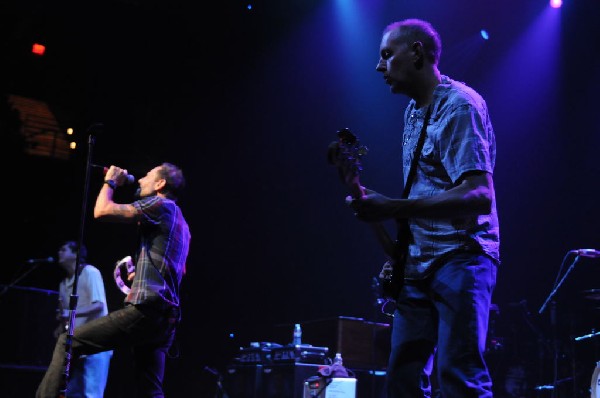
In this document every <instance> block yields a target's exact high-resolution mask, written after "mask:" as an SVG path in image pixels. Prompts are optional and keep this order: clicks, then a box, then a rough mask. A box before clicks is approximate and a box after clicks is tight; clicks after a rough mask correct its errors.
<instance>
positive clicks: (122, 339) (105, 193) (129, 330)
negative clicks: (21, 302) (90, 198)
mask: <svg viewBox="0 0 600 398" xmlns="http://www.w3.org/2000/svg"><path fill="white" fill-rule="evenodd" d="M128 176H129V174H128V173H127V170H125V169H121V168H119V167H116V166H111V167H110V168H108V170H107V171H106V174H105V176H104V183H103V184H102V187H101V188H100V192H99V193H98V197H97V198H96V204H95V207H94V218H95V219H98V220H105V221H114V222H126V223H137V225H138V226H139V227H138V231H139V232H138V233H139V236H138V241H139V247H138V250H137V253H135V256H134V262H135V266H136V269H135V276H134V279H133V282H132V285H131V291H130V292H129V294H128V295H127V296H126V298H125V300H124V305H123V308H121V309H119V310H116V311H113V312H109V313H108V314H107V315H106V316H103V317H101V318H98V319H94V320H92V321H90V322H88V323H86V324H85V325H81V326H80V327H78V328H75V330H74V332H73V340H72V356H73V358H77V357H79V356H81V355H84V354H85V355H88V354H94V353H98V352H103V351H109V350H113V349H122V348H131V349H132V352H133V358H134V364H132V365H133V366H132V368H133V372H134V374H133V380H132V381H133V382H134V383H135V385H136V390H137V391H136V396H138V397H164V393H163V378H164V372H165V360H166V357H167V352H168V350H169V348H170V346H171V344H172V342H173V340H174V338H175V330H176V327H177V325H178V323H179V321H180V319H181V311H180V302H179V298H180V295H179V287H180V283H181V279H182V278H183V275H184V274H185V267H186V260H187V256H188V251H189V243H190V239H191V234H190V230H189V227H188V224H187V222H186V220H185V218H184V216H183V214H182V211H181V209H180V207H179V206H178V205H177V203H176V202H177V199H178V196H179V194H180V192H181V191H182V189H183V188H184V186H185V179H184V176H183V172H182V171H181V169H180V168H178V167H177V166H175V165H173V164H171V163H162V164H161V165H159V166H156V167H154V168H153V169H152V170H150V171H149V172H148V173H147V174H146V175H145V176H144V177H142V178H140V179H139V181H138V184H139V188H138V191H137V193H136V196H137V198H136V200H135V201H133V202H131V203H127V204H119V203H115V202H114V201H113V194H114V191H115V190H116V189H118V188H119V187H120V186H122V185H123V184H125V183H126V182H127V180H128V178H130V177H128ZM66 337H67V335H66V333H62V334H61V335H60V337H59V339H58V341H57V343H56V346H55V348H54V353H53V356H52V361H51V363H50V365H49V367H48V370H47V371H46V374H45V375H44V378H43V379H42V382H41V383H40V385H39V387H38V390H37V393H36V397H37V398H56V397H58V396H59V395H60V393H61V388H62V386H61V381H62V374H63V372H64V364H65V344H66ZM68 391H69V388H68V386H67V392H68ZM67 396H69V395H68V393H67Z"/></svg>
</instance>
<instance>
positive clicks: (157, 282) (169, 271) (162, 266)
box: [125, 196, 191, 307]
mask: <svg viewBox="0 0 600 398" xmlns="http://www.w3.org/2000/svg"><path fill="white" fill-rule="evenodd" d="M133 206H135V208H136V209H137V211H138V212H139V213H140V214H141V220H140V222H139V228H140V246H139V249H138V253H137V256H136V269H135V278H134V280H133V283H132V285H131V291H130V292H129V294H128V295H127V297H126V299H125V302H126V303H131V304H143V303H155V302H156V303H157V304H158V305H166V306H175V307H178V306H179V285H180V283H181V279H182V277H183V274H184V273H185V265H186V259H187V255H188V250H189V244H190V239H191V235H190V230H189V227H188V225H187V222H186V221H185V219H184V217H183V215H182V213H181V209H180V208H179V206H177V204H176V203H175V202H174V201H172V200H170V199H165V198H161V197H159V196H150V197H145V198H142V199H140V200H138V201H135V202H133Z"/></svg>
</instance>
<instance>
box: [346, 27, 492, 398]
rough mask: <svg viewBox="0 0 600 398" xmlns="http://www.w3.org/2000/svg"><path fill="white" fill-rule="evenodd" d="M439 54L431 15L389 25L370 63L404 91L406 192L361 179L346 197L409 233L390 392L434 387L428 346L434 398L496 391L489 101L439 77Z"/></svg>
mask: <svg viewBox="0 0 600 398" xmlns="http://www.w3.org/2000/svg"><path fill="white" fill-rule="evenodd" d="M440 55H441V39H440V36H439V35H438V33H437V32H436V30H435V29H434V28H433V27H432V26H431V24H429V23H428V22H426V21H423V20H418V19H408V20H403V21H398V22H395V23H392V24H390V25H388V26H387V27H386V28H385V29H384V31H383V35H382V38H381V43H380V48H379V60H378V63H377V67H376V70H377V71H378V72H381V74H382V75H383V78H384V81H385V83H386V84H387V85H389V87H390V90H391V92H392V93H394V94H404V95H406V96H408V97H409V98H410V101H409V103H408V106H407V107H406V109H405V113H404V132H403V140H402V142H403V149H402V160H403V171H404V173H403V174H404V186H405V194H406V195H403V197H402V198H390V197H387V196H384V195H382V194H380V193H377V192H375V191H373V190H369V189H364V190H363V191H364V194H363V195H360V196H358V195H353V198H352V199H351V200H349V201H348V202H349V206H350V207H351V208H352V210H353V211H354V213H355V215H356V218H357V219H359V220H361V221H364V222H367V223H369V224H370V225H377V223H381V222H384V221H386V220H396V221H397V222H398V224H399V225H400V226H401V227H402V228H403V231H404V230H405V231H406V232H407V233H403V231H402V232H400V233H399V238H401V239H403V240H404V239H405V240H404V242H402V243H401V245H400V247H401V249H404V248H405V249H406V250H403V253H401V254H403V257H404V258H403V259H402V260H403V261H402V267H401V272H402V273H403V278H402V279H403V284H402V287H401V289H400V290H399V292H398V294H397V296H396V297H395V299H396V300H395V301H396V302H395V305H396V310H395V313H394V318H393V324H392V341H391V352H390V357H389V361H388V367H387V371H386V377H387V383H386V385H387V390H388V391H387V392H388V398H417V397H419V398H422V397H425V396H431V384H430V379H429V376H430V375H431V373H432V365H433V363H434V361H433V359H434V354H435V356H436V357H435V358H436V368H437V369H436V370H437V373H436V375H435V376H436V379H437V385H438V386H439V389H440V391H439V392H440V396H442V397H444V398H465V397H470V398H484V397H485V398H491V397H492V396H493V393H492V380H491V377H490V374H489V372H488V369H487V366H486V363H485V358H484V355H483V353H484V351H485V342H486V335H487V328H488V320H489V310H490V305H491V296H492V292H493V290H494V287H495V284H496V269H497V266H498V264H499V246H500V243H499V242H500V237H499V224H498V215H497V212H496V200H495V193H494V183H493V178H492V175H493V171H494V165H495V156H496V143H495V135H494V130H493V128H492V124H491V121H490V115H489V112H488V108H487V104H486V102H485V100H484V99H483V98H482V97H481V95H480V94H478V93H477V92H476V91H475V90H473V89H472V88H471V87H469V86H467V85H465V84H464V83H461V82H459V81H456V80H453V79H451V78H450V77H448V76H445V75H442V74H441V73H440V71H439V69H438V63H439V60H440ZM407 187H408V189H407ZM391 258H392V259H395V258H396V257H395V256H391ZM397 265H398V264H396V265H395V266H394V268H395V269H394V271H393V274H394V275H395V274H396V273H397V269H396V268H397Z"/></svg>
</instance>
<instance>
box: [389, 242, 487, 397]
mask: <svg viewBox="0 0 600 398" xmlns="http://www.w3.org/2000/svg"><path fill="white" fill-rule="evenodd" d="M496 268H497V267H496V263H495V262H494V261H493V260H491V259H490V258H489V257H487V256H484V255H477V254H466V253H460V254H455V255H453V256H452V257H450V258H449V259H448V260H447V261H446V262H445V263H444V265H443V266H441V268H439V269H438V270H437V271H436V272H435V273H434V274H433V275H431V276H430V277H428V278H427V279H425V280H422V281H411V282H410V283H407V284H406V285H405V286H404V287H403V288H402V291H401V293H400V296H399V298H398V301H397V308H396V311H395V313H394V319H393V322H392V342H391V353H390V358H389V363H388V370H387V390H388V397H390V398H413V397H414V398H416V397H421V398H422V397H429V396H431V383H430V380H429V376H430V375H431V373H432V369H433V364H434V359H433V358H434V354H435V355H436V359H435V361H436V362H435V367H436V369H437V374H436V375H435V376H436V377H437V382H438V384H439V389H440V393H441V396H442V397H443V398H484V397H485V398H490V397H492V380H491V378H490V375H489V372H488V369H487V366H486V363H485V359H484V357H483V354H484V351H485V343H486V337H487V328H488V319H489V310H490V304H491V297H492V292H493V290H494V287H495V284H496Z"/></svg>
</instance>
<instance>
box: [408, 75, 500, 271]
mask: <svg viewBox="0 0 600 398" xmlns="http://www.w3.org/2000/svg"><path fill="white" fill-rule="evenodd" d="M431 106H432V113H431V117H430V119H429V121H428V124H429V125H428V127H427V135H426V138H425V143H424V145H423V149H422V151H421V154H420V157H419V161H418V164H417V172H416V175H415V178H414V181H413V185H412V188H411V190H410V194H409V198H411V199H417V198H424V197H430V196H434V195H437V194H439V193H441V192H443V191H447V190H449V189H450V188H452V187H454V186H455V184H456V183H457V181H458V180H459V179H460V177H461V176H462V175H463V174H464V173H466V172H469V171H485V172H488V173H490V174H492V173H493V170H494V165H495V158H496V141H495V136H494V130H493V128H492V123H491V121H490V115H489V113H488V109H487V105H486V103H485V101H484V100H483V98H482V97H481V96H480V95H479V94H478V93H477V92H475V90H473V89H472V88H470V87H468V86H466V85H465V84H464V83H461V82H458V81H455V80H452V79H450V78H449V77H447V76H442V82H441V83H440V84H439V85H438V86H437V87H436V88H435V90H434V93H433V101H432V104H431ZM425 112H426V108H420V109H416V108H415V101H414V100H411V101H410V102H409V104H408V106H407V108H406V111H405V114H404V134H403V168H404V178H405V179H406V177H407V175H408V170H409V168H410V163H411V161H412V158H413V156H414V150H415V147H416V145H417V141H418V137H419V133H420V132H421V128H422V126H423V119H424V117H425ZM405 182H406V181H405ZM409 225H410V230H411V233H412V236H413V239H412V243H410V245H409V250H408V255H407V258H406V265H405V276H406V277H407V278H409V279H420V278H423V277H425V276H427V275H428V274H429V273H430V272H431V271H432V270H433V269H435V268H436V266H437V265H438V264H439V262H440V260H441V259H443V256H444V255H445V254H448V253H450V252H454V251H457V250H465V251H474V252H480V253H485V254H487V255H489V256H490V257H492V258H493V259H495V260H496V261H499V246H500V235H499V224H498V215H497V211H496V200H495V198H494V200H493V203H492V211H491V213H490V214H485V215H479V216H470V217H456V218H448V219H433V218H411V219H409Z"/></svg>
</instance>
